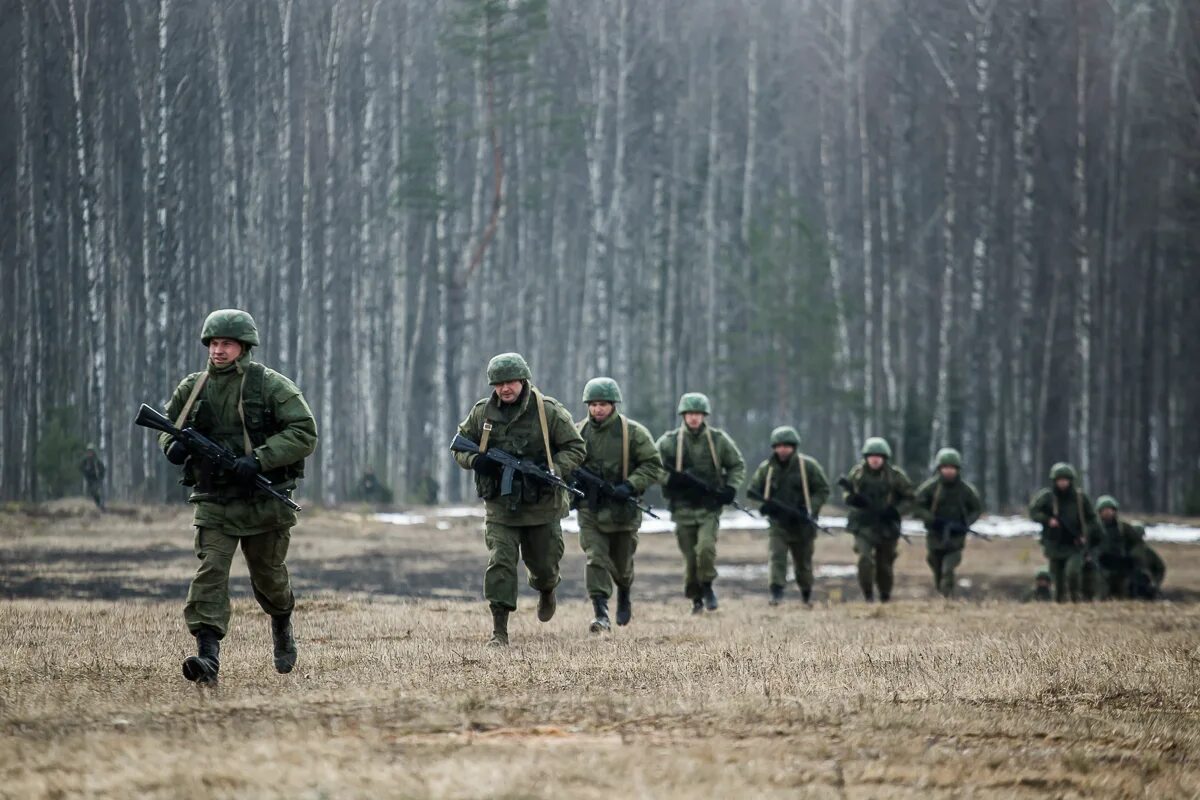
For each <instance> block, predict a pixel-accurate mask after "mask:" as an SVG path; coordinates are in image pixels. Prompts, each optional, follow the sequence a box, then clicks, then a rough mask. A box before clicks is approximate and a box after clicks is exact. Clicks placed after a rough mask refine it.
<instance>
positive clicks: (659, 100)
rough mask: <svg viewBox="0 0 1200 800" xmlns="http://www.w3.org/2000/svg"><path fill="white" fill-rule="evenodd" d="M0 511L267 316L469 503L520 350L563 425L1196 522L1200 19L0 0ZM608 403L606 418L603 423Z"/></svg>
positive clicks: (324, 411) (289, 349) (381, 460)
mask: <svg viewBox="0 0 1200 800" xmlns="http://www.w3.org/2000/svg"><path fill="white" fill-rule="evenodd" d="M0 5H2V7H3V9H4V12H5V13H4V14H3V15H2V16H0V44H2V45H3V46H2V47H0V53H3V55H0V59H3V64H4V68H3V70H2V71H0V86H2V90H3V92H4V96H6V97H9V98H11V99H12V105H11V110H12V113H9V114H6V115H5V116H4V118H3V119H2V120H0V153H3V154H4V158H3V161H0V166H2V170H3V172H2V174H3V180H2V181H0V211H2V212H3V213H0V254H2V256H0V257H2V258H3V263H4V265H5V266H4V269H3V273H2V274H0V318H3V319H4V320H6V323H7V324H5V325H3V326H0V336H3V337H4V339H3V347H2V348H0V352H2V353H3V356H2V358H3V362H2V367H3V368H2V369H0V437H2V441H0V496H2V497H3V498H5V499H16V498H44V497H47V496H52V495H53V494H55V493H57V492H60V491H64V490H66V488H68V487H67V484H69V483H70V480H71V479H73V478H71V476H70V475H69V473H70V470H66V474H67V477H66V478H64V477H63V476H64V474H65V473H64V469H63V466H62V465H63V463H65V462H64V459H68V460H69V461H70V463H73V462H74V459H75V458H77V453H75V452H70V453H67V452H66V451H70V450H73V448H76V447H78V446H80V445H81V444H82V442H83V441H84V440H94V441H95V442H96V443H97V444H98V445H99V446H100V448H101V450H102V452H103V454H104V456H105V458H106V460H107V461H108V463H109V479H110V482H111V483H110V486H111V490H112V493H113V494H114V495H116V496H119V497H127V498H137V499H163V498H166V497H175V496H177V494H178V493H177V490H176V489H175V488H173V478H172V476H171V473H170V471H169V470H168V468H167V466H166V465H165V464H164V463H163V460H162V458H161V456H160V455H159V454H158V453H157V452H156V451H155V448H154V446H153V443H152V441H151V437H149V436H148V435H143V434H144V432H142V431H138V430H134V429H132V427H131V424H130V419H131V417H132V414H133V411H134V409H135V408H136V407H137V405H138V403H139V402H142V401H143V400H145V401H153V402H155V403H158V404H160V405H161V404H162V403H163V402H164V401H165V398H166V397H167V396H168V394H169V392H170V391H171V390H172V389H173V387H174V386H175V384H176V383H177V382H178V380H179V379H180V378H181V377H182V376H183V375H184V374H186V373H188V372H191V371H195V370H197V369H200V368H201V367H202V366H203V364H204V353H203V350H202V349H201V347H200V345H199V343H198V333H199V327H200V323H201V321H202V320H203V318H204V316H205V315H206V314H207V313H208V311H210V310H212V309H213V308H218V307H228V306H237V307H242V308H245V309H247V310H249V311H250V312H251V313H252V314H254V316H255V317H256V319H257V320H258V323H259V326H260V328H261V330H262V338H263V342H264V344H263V347H262V348H260V350H259V357H260V358H261V359H262V360H263V361H265V362H266V363H267V364H269V365H271V366H273V367H276V368H277V369H279V370H281V371H282V372H284V373H285V374H288V375H289V376H291V377H293V378H294V379H295V380H296V381H297V382H298V383H299V385H300V386H301V387H302V388H303V389H304V390H305V393H306V395H307V397H308V399H309V401H310V403H311V405H312V407H313V409H314V411H315V412H316V415H317V418H318V423H319V426H320V432H321V444H320V447H319V449H318V452H317V454H316V455H315V456H314V460H313V464H312V465H311V468H310V469H309V471H308V474H309V477H308V479H307V481H306V484H305V488H304V490H303V491H304V492H305V493H306V494H308V495H310V496H312V497H314V498H317V499H320V500H322V501H325V502H336V501H338V500H341V499H344V498H346V497H347V495H348V493H349V492H350V489H351V487H352V485H353V482H354V480H355V478H356V477H357V475H358V473H359V472H360V470H361V469H362V468H363V467H365V466H367V465H371V466H374V467H375V468H376V470H377V471H378V472H379V473H380V474H381V475H382V476H384V478H385V479H386V480H387V481H388V483H389V484H390V485H392V486H393V487H394V488H395V490H396V492H397V494H398V496H399V497H400V498H402V499H404V500H407V501H428V500H431V499H434V497H435V495H436V497H437V499H440V500H442V501H445V500H453V499H458V498H462V497H465V496H466V495H467V493H468V485H467V481H466V480H465V477H464V476H462V475H459V474H458V472H457V471H456V470H455V469H454V468H453V465H452V463H451V460H450V458H449V457H448V454H447V442H448V441H449V438H450V435H451V433H452V431H453V428H454V425H455V423H456V422H457V421H458V420H459V419H460V418H461V417H462V416H463V415H465V413H466V411H467V409H468V408H469V407H470V405H471V403H473V402H474V401H475V400H476V399H477V398H478V397H480V396H482V395H483V394H484V393H485V392H486V391H487V387H486V385H485V383H486V382H485V379H484V375H483V370H484V366H485V364H486V362H487V359H488V357H489V356H491V355H492V354H494V353H495V352H499V351H502V350H519V351H521V352H523V353H524V354H525V355H526V356H527V357H528V359H529V361H530V363H531V365H532V367H533V370H534V373H535V379H536V382H537V383H538V384H539V385H540V386H541V387H542V388H543V389H545V390H546V391H547V392H548V393H550V394H553V395H556V396H558V397H560V398H561V399H562V400H563V401H564V402H566V403H567V404H568V406H569V407H575V406H577V405H578V403H577V401H578V399H579V398H578V394H579V392H580V390H581V388H582V385H583V383H584V381H585V380H586V379H587V378H589V377H592V376H594V375H598V374H608V375H612V376H613V377H615V378H617V379H618V380H619V381H620V382H621V384H622V388H623V389H624V392H625V395H626V397H627V398H628V401H629V402H628V404H627V411H628V412H629V413H630V414H631V415H632V416H635V417H637V418H639V419H641V420H643V421H644V422H646V423H647V424H648V425H649V426H650V427H651V428H652V429H655V430H656V431H659V430H663V429H665V428H667V427H668V426H671V425H673V424H676V418H675V416H674V407H675V400H676V398H677V397H678V395H679V394H680V393H681V392H683V391H687V390H700V391H704V392H706V393H707V394H709V396H710V397H711V398H712V400H713V403H714V405H715V410H716V413H715V415H714V422H715V423H716V424H717V425H720V426H722V427H725V428H727V429H728V430H729V431H730V432H731V433H732V434H733V435H734V437H735V438H736V439H737V440H738V441H739V442H740V443H741V445H742V447H743V449H744V450H745V451H746V452H747V456H748V458H751V459H756V458H758V457H759V456H760V451H762V452H764V453H765V451H766V444H765V441H766V435H767V432H768V431H769V430H770V429H771V428H772V427H773V426H775V425H776V424H780V423H793V424H795V425H796V426H797V427H798V428H799V430H800V432H801V434H802V436H803V443H802V448H803V449H804V450H805V451H807V452H809V453H811V454H813V455H815V456H817V457H818V458H820V459H821V460H822V461H824V462H825V463H826V464H827V465H829V466H830V467H831V468H832V469H834V470H840V469H842V468H844V467H845V466H847V465H849V464H850V463H851V462H853V461H854V460H855V459H856V458H857V448H858V447H859V446H860V444H861V442H862V440H863V439H864V438H865V437H866V436H868V435H881V436H885V437H886V438H887V439H888V440H889V441H890V442H891V443H892V445H893V447H894V449H895V450H896V455H897V461H898V462H899V463H900V464H901V465H903V466H905V467H907V468H908V469H910V470H912V471H914V472H915V473H917V474H922V473H924V472H925V471H926V470H927V469H928V467H929V463H930V458H931V456H932V454H933V452H934V451H935V450H936V449H937V448H939V447H941V446H943V445H954V446H957V447H959V448H960V449H961V450H962V451H963V454H964V457H965V460H966V470H965V472H966V474H967V476H968V477H969V478H970V479H972V480H973V481H974V482H976V483H977V485H978V486H979V487H980V489H981V490H982V492H983V494H984V495H985V497H986V498H987V501H988V503H989V505H991V506H992V507H999V506H1005V505H1012V504H1016V503H1019V502H1022V501H1023V500H1024V499H1025V498H1026V497H1027V496H1028V494H1029V492H1030V491H1031V490H1032V489H1033V488H1034V487H1036V486H1038V485H1041V484H1043V483H1044V482H1045V479H1046V474H1045V473H1046V470H1047V469H1048V467H1049V465H1050V464H1051V463H1052V462H1054V461H1058V460H1069V461H1072V462H1074V463H1075V464H1076V465H1077V466H1078V467H1079V468H1080V469H1081V471H1082V473H1083V475H1084V476H1085V483H1086V485H1087V486H1089V487H1094V488H1096V489H1103V490H1105V491H1111V492H1115V493H1116V494H1118V495H1119V496H1120V497H1121V498H1122V501H1123V503H1125V504H1126V505H1128V506H1130V507H1134V508H1140V509H1144V510H1163V511H1174V512H1181V511H1191V512H1193V513H1200V460H1198V456H1197V453H1198V452H1200V424H1197V423H1200V374H1197V372H1196V370H1194V369H1191V368H1190V367H1191V362H1192V361H1193V358H1192V357H1189V356H1187V353H1188V352H1190V351H1191V350H1190V345H1189V342H1195V341H1197V339H1198V335H1200V315H1196V314H1194V313H1192V310H1191V308H1190V301H1191V300H1192V299H1194V298H1195V297H1197V296H1200V269H1198V268H1197V255H1198V254H1200V224H1197V223H1198V222H1200V219H1198V217H1200V136H1198V135H1197V133H1198V132H1200V12H1197V10H1196V9H1195V8H1193V7H1191V6H1190V5H1189V4H1188V3H1186V2H1183V0H1111V2H1108V3H1089V2H1083V0H1010V2H998V0H938V2H935V3H928V2H920V1H918V0H883V1H882V2H866V1H865V0H795V1H792V0H761V1H760V0H730V1H726V0H655V2H649V0H613V2H605V3H574V2H569V1H568V0H263V2H255V3H237V2H231V0H211V1H210V2H204V3H183V2H180V0H111V1H110V0H105V1H104V2H101V1H100V0H3V2H2V3H0ZM579 413H580V415H582V407H580V410H579Z"/></svg>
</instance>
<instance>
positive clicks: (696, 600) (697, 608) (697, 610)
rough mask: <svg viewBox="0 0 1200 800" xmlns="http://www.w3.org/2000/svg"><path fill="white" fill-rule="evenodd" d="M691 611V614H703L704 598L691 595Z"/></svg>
mask: <svg viewBox="0 0 1200 800" xmlns="http://www.w3.org/2000/svg"><path fill="white" fill-rule="evenodd" d="M692 613H693V614H703V613H704V598H703V597H693V598H692Z"/></svg>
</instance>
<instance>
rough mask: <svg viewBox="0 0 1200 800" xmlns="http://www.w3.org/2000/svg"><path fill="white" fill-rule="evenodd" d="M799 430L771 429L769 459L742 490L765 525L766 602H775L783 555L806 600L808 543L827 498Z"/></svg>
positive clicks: (783, 581)
mask: <svg viewBox="0 0 1200 800" xmlns="http://www.w3.org/2000/svg"><path fill="white" fill-rule="evenodd" d="M799 447H800V434H799V433H797V432H796V429H795V428H793V427H792V426H790V425H784V426H782V427H779V428H776V429H775V430H773V431H771V457H770V458H768V459H767V460H766V461H764V462H762V463H761V464H759V465H758V469H757V470H755V471H754V476H753V477H751V478H750V484H749V486H748V487H747V494H748V495H750V496H760V497H762V499H763V506H762V512H763V514H765V515H766V516H767V519H769V520H770V521H771V524H770V527H769V528H768V529H767V549H768V560H769V564H770V567H769V573H770V574H769V577H768V584H767V589H768V591H769V592H770V593H771V599H770V603H771V605H773V606H777V605H779V603H780V602H781V601H782V600H783V587H784V585H785V584H786V583H787V564H788V553H791V554H792V564H793V566H794V567H795V570H796V585H798V586H799V587H800V597H801V599H802V600H803V601H804V603H805V605H808V604H809V603H811V601H812V587H813V569H812V559H813V546H814V544H815V542H816V538H817V525H816V519H817V516H818V515H819V514H820V513H821V506H823V505H825V501H826V500H828V499H829V481H828V480H827V479H826V478H825V470H823V469H821V465H820V464H819V463H817V461H816V459H814V458H810V457H809V456H806V455H805V454H803V453H801V452H799V451H798V448H799Z"/></svg>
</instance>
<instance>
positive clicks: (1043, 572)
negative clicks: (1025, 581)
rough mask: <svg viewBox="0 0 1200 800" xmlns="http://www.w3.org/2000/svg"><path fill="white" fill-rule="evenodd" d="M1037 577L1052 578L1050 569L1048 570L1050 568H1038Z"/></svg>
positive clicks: (1045, 579)
mask: <svg viewBox="0 0 1200 800" xmlns="http://www.w3.org/2000/svg"><path fill="white" fill-rule="evenodd" d="M1037 579H1038V580H1039V581H1048V580H1051V577H1050V570H1048V569H1043V570H1038V574H1037Z"/></svg>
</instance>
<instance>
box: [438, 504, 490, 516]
mask: <svg viewBox="0 0 1200 800" xmlns="http://www.w3.org/2000/svg"><path fill="white" fill-rule="evenodd" d="M435 513H436V514H437V515H438V516H439V517H448V518H452V517H479V518H480V519H482V518H483V516H484V513H483V506H444V507H442V508H439V509H438V510H437V511H436V512H435Z"/></svg>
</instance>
